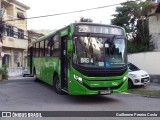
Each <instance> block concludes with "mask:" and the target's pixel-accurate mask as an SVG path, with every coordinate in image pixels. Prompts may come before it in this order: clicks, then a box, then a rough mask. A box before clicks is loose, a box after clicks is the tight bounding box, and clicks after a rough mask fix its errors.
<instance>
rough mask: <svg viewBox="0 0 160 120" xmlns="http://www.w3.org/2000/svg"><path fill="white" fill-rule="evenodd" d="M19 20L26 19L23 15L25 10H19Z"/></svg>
mask: <svg viewBox="0 0 160 120" xmlns="http://www.w3.org/2000/svg"><path fill="white" fill-rule="evenodd" d="M17 11H18V12H17V18H20V19H25V16H24V14H23V10H21V9H20V8H17Z"/></svg>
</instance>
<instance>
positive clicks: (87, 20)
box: [80, 17, 93, 22]
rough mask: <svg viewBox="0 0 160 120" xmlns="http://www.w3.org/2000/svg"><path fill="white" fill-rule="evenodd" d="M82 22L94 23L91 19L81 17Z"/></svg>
mask: <svg viewBox="0 0 160 120" xmlns="http://www.w3.org/2000/svg"><path fill="white" fill-rule="evenodd" d="M80 22H93V20H92V19H90V18H84V17H80Z"/></svg>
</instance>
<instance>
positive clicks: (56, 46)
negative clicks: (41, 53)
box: [52, 35, 60, 57]
mask: <svg viewBox="0 0 160 120" xmlns="http://www.w3.org/2000/svg"><path fill="white" fill-rule="evenodd" d="M59 41H60V37H59V35H55V36H54V37H53V42H54V45H53V51H52V52H53V53H52V56H54V57H59V56H60V46H59V45H60V44H59Z"/></svg>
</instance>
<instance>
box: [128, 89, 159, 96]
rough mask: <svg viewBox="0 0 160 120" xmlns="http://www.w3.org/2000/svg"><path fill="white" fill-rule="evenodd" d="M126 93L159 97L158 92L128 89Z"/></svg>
mask: <svg viewBox="0 0 160 120" xmlns="http://www.w3.org/2000/svg"><path fill="white" fill-rule="evenodd" d="M128 93H133V94H140V95H147V96H156V97H160V90H145V89H129V90H128Z"/></svg>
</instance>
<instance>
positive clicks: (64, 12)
mask: <svg viewBox="0 0 160 120" xmlns="http://www.w3.org/2000/svg"><path fill="white" fill-rule="evenodd" d="M120 4H121V3H118V4H113V5H107V6H101V7H95V8H89V9H84V10H77V11H71V12H64V13H57V14H51V15H43V16H36V17H29V18H24V19H35V18H43V17H51V16H58V15H65V14H72V13H78V12H85V11H89V10H96V9H102V8H106V7H111V6H116V5H120ZM15 20H22V19H20V18H18V19H14V20H5V21H15Z"/></svg>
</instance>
